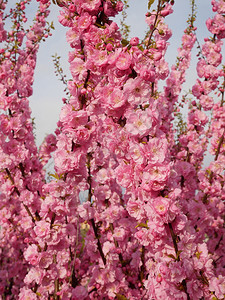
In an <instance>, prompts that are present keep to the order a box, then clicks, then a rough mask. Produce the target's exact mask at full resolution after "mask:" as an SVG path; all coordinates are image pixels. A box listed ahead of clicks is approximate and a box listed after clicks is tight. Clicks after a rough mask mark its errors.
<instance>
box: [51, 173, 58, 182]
mask: <svg viewBox="0 0 225 300" xmlns="http://www.w3.org/2000/svg"><path fill="white" fill-rule="evenodd" d="M49 176H52V177H54V178H55V179H57V180H59V175H58V174H57V173H55V174H49Z"/></svg>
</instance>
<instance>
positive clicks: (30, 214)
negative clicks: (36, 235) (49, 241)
mask: <svg viewBox="0 0 225 300" xmlns="http://www.w3.org/2000/svg"><path fill="white" fill-rule="evenodd" d="M5 171H6V173H7V175H8V178H9V179H10V181H11V183H12V185H13V186H14V191H15V192H16V194H17V195H18V196H20V191H19V190H18V188H17V187H16V186H15V181H14V179H13V177H12V175H11V173H10V171H9V169H8V168H6V169H5ZM23 206H24V208H25V209H26V211H27V213H28V215H29V216H30V217H31V219H32V222H33V223H35V218H34V217H33V215H32V213H31V211H30V209H29V208H28V206H27V205H26V204H24V203H23Z"/></svg>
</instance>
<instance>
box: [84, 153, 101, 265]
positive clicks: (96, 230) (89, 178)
mask: <svg viewBox="0 0 225 300" xmlns="http://www.w3.org/2000/svg"><path fill="white" fill-rule="evenodd" d="M91 159H92V154H91V153H88V154H87V168H88V178H87V182H88V184H89V189H88V201H89V202H91V197H92V186H91V184H92V180H91ZM90 221H91V225H92V228H93V230H94V234H95V238H96V239H97V247H98V251H99V253H100V256H101V258H102V261H103V263H104V265H106V258H105V256H104V253H103V250H102V245H101V243H100V236H99V234H98V229H97V227H96V225H95V221H94V219H91V220H90Z"/></svg>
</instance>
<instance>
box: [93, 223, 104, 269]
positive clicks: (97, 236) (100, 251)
mask: <svg viewBox="0 0 225 300" xmlns="http://www.w3.org/2000/svg"><path fill="white" fill-rule="evenodd" d="M90 221H91V225H92V228H93V230H94V234H95V238H96V239H97V246H98V251H99V254H100V256H101V258H102V261H103V263H104V265H106V258H105V255H104V253H103V251H102V245H101V242H100V236H99V234H98V229H97V227H96V225H95V221H94V219H91V220H90Z"/></svg>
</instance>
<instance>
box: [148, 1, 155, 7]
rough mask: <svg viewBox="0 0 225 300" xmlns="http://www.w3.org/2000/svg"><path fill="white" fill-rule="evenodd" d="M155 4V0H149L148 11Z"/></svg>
mask: <svg viewBox="0 0 225 300" xmlns="http://www.w3.org/2000/svg"><path fill="white" fill-rule="evenodd" d="M154 2H155V0H149V1H148V9H150V8H151V6H152V4H153V3H154Z"/></svg>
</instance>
